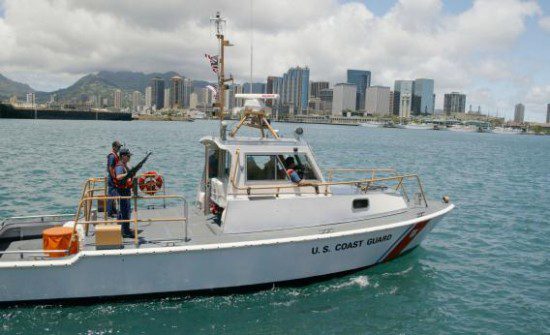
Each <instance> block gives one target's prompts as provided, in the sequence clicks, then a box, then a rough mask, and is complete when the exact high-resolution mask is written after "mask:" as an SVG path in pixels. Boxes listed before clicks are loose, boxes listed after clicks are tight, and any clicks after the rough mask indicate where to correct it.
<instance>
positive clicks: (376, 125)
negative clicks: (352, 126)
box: [359, 121, 384, 128]
mask: <svg viewBox="0 0 550 335" xmlns="http://www.w3.org/2000/svg"><path fill="white" fill-rule="evenodd" d="M359 125H360V126H361V127H365V128H382V127H383V126H384V124H383V123H382V122H376V121H368V122H361V123H359Z"/></svg>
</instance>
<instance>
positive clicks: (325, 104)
mask: <svg viewBox="0 0 550 335" xmlns="http://www.w3.org/2000/svg"><path fill="white" fill-rule="evenodd" d="M333 93H334V91H333V90H332V88H325V89H323V90H321V91H320V92H319V98H321V110H322V111H323V112H325V113H331V112H332V98H333Z"/></svg>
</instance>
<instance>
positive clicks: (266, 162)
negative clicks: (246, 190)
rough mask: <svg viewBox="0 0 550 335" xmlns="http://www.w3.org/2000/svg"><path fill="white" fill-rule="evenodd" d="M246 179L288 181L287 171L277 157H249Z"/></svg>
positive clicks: (247, 158)
mask: <svg viewBox="0 0 550 335" xmlns="http://www.w3.org/2000/svg"><path fill="white" fill-rule="evenodd" d="M246 179H247V180H249V181H257V180H288V179H287V176H286V172H285V169H284V167H283V165H282V164H281V162H280V161H279V159H278V158H277V156H276V155H247V156H246Z"/></svg>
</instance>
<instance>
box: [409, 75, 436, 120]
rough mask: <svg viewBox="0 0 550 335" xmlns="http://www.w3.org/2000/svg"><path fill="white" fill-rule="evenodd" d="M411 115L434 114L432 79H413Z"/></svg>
mask: <svg viewBox="0 0 550 335" xmlns="http://www.w3.org/2000/svg"><path fill="white" fill-rule="evenodd" d="M412 113H413V115H420V114H433V113H434V81H433V79H424V78H421V79H415V80H414V84H413V98H412Z"/></svg>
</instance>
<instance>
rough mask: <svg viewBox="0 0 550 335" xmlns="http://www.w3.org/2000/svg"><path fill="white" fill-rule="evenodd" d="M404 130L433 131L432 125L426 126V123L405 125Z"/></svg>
mask: <svg viewBox="0 0 550 335" xmlns="http://www.w3.org/2000/svg"><path fill="white" fill-rule="evenodd" d="M405 129H415V130H431V129H433V125H431V124H426V123H422V124H419V123H409V124H406V125H405Z"/></svg>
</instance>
